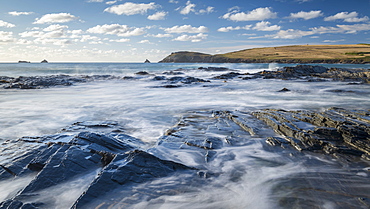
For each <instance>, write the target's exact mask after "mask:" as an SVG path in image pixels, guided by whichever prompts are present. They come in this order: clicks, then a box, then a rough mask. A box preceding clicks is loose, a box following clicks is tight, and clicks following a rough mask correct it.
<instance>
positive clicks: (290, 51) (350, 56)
mask: <svg viewBox="0 0 370 209" xmlns="http://www.w3.org/2000/svg"><path fill="white" fill-rule="evenodd" d="M160 62H209V63H222V62H232V63H238V62H245V63H270V62H278V63H357V64H363V63H370V44H352V45H294V46H280V47H266V48H254V49H246V50H241V51H236V52H230V53H225V54H215V55H210V54H203V53H198V52H175V53H172V54H171V55H169V56H167V57H166V58H164V59H163V60H162V61H160Z"/></svg>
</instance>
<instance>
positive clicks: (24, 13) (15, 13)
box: [8, 11, 33, 16]
mask: <svg viewBox="0 0 370 209" xmlns="http://www.w3.org/2000/svg"><path fill="white" fill-rule="evenodd" d="M8 14H10V15H13V16H20V15H31V14H33V12H17V11H14V12H8Z"/></svg>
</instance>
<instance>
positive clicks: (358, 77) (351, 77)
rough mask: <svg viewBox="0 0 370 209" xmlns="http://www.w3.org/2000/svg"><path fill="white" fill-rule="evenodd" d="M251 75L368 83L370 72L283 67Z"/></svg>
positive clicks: (268, 77) (315, 80) (306, 66)
mask: <svg viewBox="0 0 370 209" xmlns="http://www.w3.org/2000/svg"><path fill="white" fill-rule="evenodd" d="M252 75H253V78H264V79H306V80H307V81H310V82H317V81H325V80H334V81H346V82H350V81H356V82H361V83H370V80H369V79H370V70H368V69H342V68H325V67H322V66H311V65H297V66H295V67H283V68H281V69H278V70H277V71H262V72H258V73H255V74H252Z"/></svg>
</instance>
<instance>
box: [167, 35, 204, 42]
mask: <svg viewBox="0 0 370 209" xmlns="http://www.w3.org/2000/svg"><path fill="white" fill-rule="evenodd" d="M207 36H208V35H207V34H203V33H199V34H198V35H194V36H190V35H182V36H179V37H177V38H175V39H173V41H191V42H200V41H202V40H204V39H206V38H207Z"/></svg>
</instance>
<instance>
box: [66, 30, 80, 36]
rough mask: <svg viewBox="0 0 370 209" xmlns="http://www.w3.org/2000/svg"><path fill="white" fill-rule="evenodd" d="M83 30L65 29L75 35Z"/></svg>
mask: <svg viewBox="0 0 370 209" xmlns="http://www.w3.org/2000/svg"><path fill="white" fill-rule="evenodd" d="M83 32H84V31H83V30H81V29H80V30H70V31H67V33H72V34H75V35H78V34H82V33H83Z"/></svg>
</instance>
